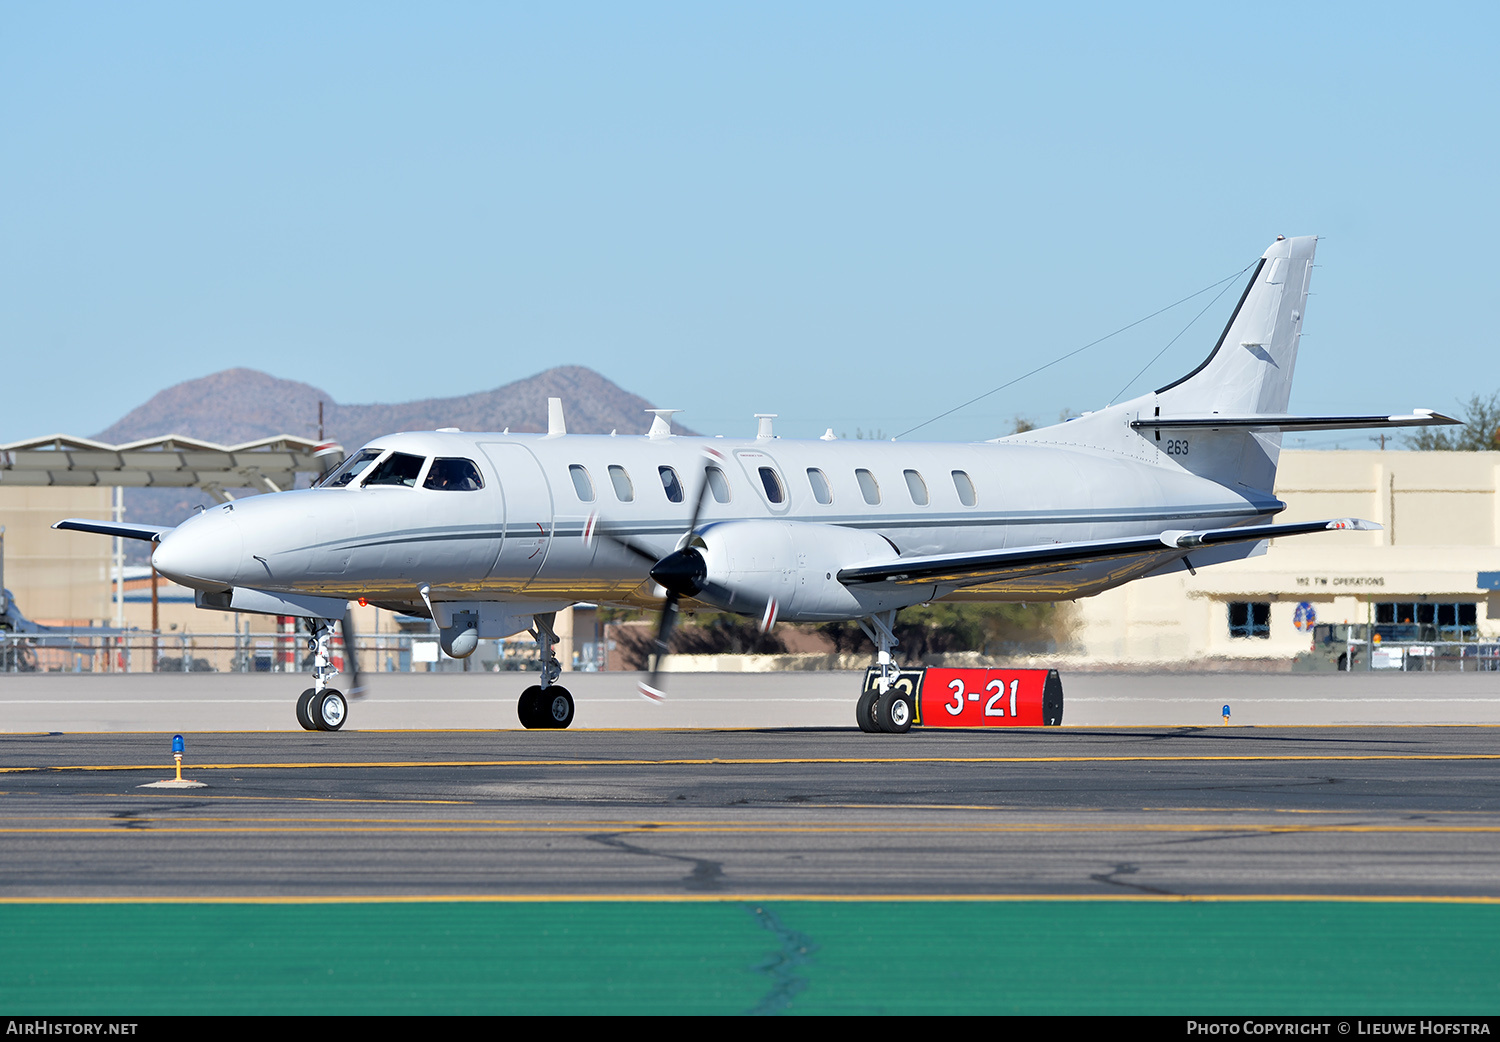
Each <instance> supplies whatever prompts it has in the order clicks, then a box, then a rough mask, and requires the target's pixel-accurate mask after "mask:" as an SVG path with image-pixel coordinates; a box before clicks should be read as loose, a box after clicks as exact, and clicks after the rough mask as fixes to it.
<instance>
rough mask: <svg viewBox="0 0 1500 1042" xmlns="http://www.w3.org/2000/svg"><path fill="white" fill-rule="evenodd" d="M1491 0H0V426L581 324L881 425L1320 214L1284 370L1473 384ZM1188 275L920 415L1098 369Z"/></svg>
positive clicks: (489, 368)
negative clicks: (1297, 331) (1477, 0)
mask: <svg viewBox="0 0 1500 1042" xmlns="http://www.w3.org/2000/svg"><path fill="white" fill-rule="evenodd" d="M1496 10H1497V9H1496V8H1495V7H1494V6H1493V5H1478V4H1475V5H1425V6H1422V7H1420V8H1419V7H1417V6H1415V5H1401V6H1383V5H1371V4H1360V5H1353V4H1350V5H1321V6H1318V5H1302V4H1297V5H1290V4H1289V5H1276V4H1262V5H1256V6H1254V7H1253V8H1246V7H1245V6H1244V5H1204V4H1195V5H1180V6H1163V5H1157V6H1150V7H1146V8H1144V9H1143V8H1139V7H1137V6H1133V5H1132V6H1129V7H1127V6H1124V5H1119V6H1092V5H1071V6H1062V5H1056V6H1053V5H1049V6H1046V7H1045V8H1041V7H1037V8H1031V7H1028V8H1025V9H1019V8H1010V7H1005V6H1002V5H998V4H983V5H965V4H949V5H938V6H935V5H917V4H910V5H893V4H876V3H861V4H806V3H802V4H789V5H776V4H770V3H760V4H754V5H743V6H730V5H713V4H682V5H660V4H649V3H636V4H629V5H625V4H599V5H592V4H549V5H524V6H522V5H516V6H507V5H502V4H472V5H471V4H438V5H414V4H387V5H381V4H375V3H360V4H331V3H325V4H313V5H308V4H294V5H279V4H275V3H267V2H257V3H255V4H244V5H235V4H229V3H224V4H182V5H173V4H154V3H132V4H105V3H98V4H69V3H48V4H10V5H6V6H5V7H4V8H3V9H0V128H3V131H0V171H3V185H4V190H3V192H0V229H3V232H0V337H3V341H0V358H3V359H4V370H3V373H4V375H3V377H0V379H3V381H4V387H5V390H6V394H5V399H4V407H3V410H0V440H12V439H17V438H22V437H27V436H31V435H36V434H43V433H51V432H53V431H58V430H61V431H67V432H70V433H80V434H83V433H90V432H93V431H96V430H99V429H102V428H103V427H105V426H107V425H108V424H109V423H111V422H113V421H114V420H115V419H116V418H118V417H119V416H120V415H121V414H123V413H124V412H125V411H126V410H128V409H129V408H132V407H134V406H135V405H137V404H139V403H140V402H141V401H143V400H145V399H146V398H147V397H149V396H150V395H151V394H153V393H155V392H156V391H158V390H160V389H161V388H163V387H166V386H168V385H170V384H172V383H175V382H178V381H180V380H184V379H188V378H191V377H195V376H201V375H204V374H206V373H210V372H214V371H216V370H219V369H224V368H228V367H231V366H251V367H255V368H259V369H263V370H265V371H267V372H271V373H274V374H276V375H278V376H283V377H288V378H293V379H300V380H304V381H306V382H308V383H312V384H315V385H317V386H320V387H322V388H324V389H325V390H326V391H328V393H329V394H330V395H332V396H333V397H334V398H335V399H336V400H338V401H340V402H345V403H358V402H373V401H402V400H406V399H410V398H416V397H431V396H446V395H454V394H462V393H465V392H466V391H470V390H479V389H487V388H491V387H495V386H498V385H500V384H503V383H506V382H509V381H511V380H514V379H518V378H520V377H524V376H527V375H530V374H532V373H535V372H538V371H540V370H542V369H545V368H548V367H549V366H552V365H557V364H564V363H572V364H580V365H586V366H589V367H592V368H594V369H596V370H598V371H599V372H601V373H603V374H604V375H605V376H607V377H609V378H610V379H612V380H614V381H616V382H617V383H619V384H621V385H622V386H624V387H626V388H628V389H629V390H632V391H635V392H637V393H639V394H642V395H644V396H646V397H647V398H649V399H652V400H653V401H655V402H656V403H657V404H659V405H661V406H665V407H679V408H683V409H685V410H686V412H685V413H684V414H683V416H682V419H683V421H684V422H686V423H687V424H689V425H690V426H692V427H694V428H696V429H698V430H702V431H705V432H709V433H725V434H730V435H734V434H746V435H748V434H750V433H752V432H753V429H754V421H753V420H752V419H751V414H752V413H755V412H776V413H779V414H780V415H781V420H780V421H779V424H778V431H779V432H780V433H783V434H786V435H793V436H815V435H817V434H820V433H822V431H823V430H824V429H825V428H826V427H832V428H834V430H835V431H843V432H847V433H848V434H849V435H851V436H852V435H853V434H854V432H855V430H856V429H861V430H864V431H871V430H881V431H884V432H885V433H886V434H888V435H889V434H894V433H896V432H898V431H901V430H905V429H906V428H908V427H911V426H914V425H915V424H917V423H920V422H921V421H923V420H925V419H927V418H929V417H931V416H933V415H935V414H938V413H941V412H942V411H944V410H945V409H947V408H949V407H951V406H952V405H954V404H956V403H957V402H959V401H962V400H964V399H967V398H969V397H972V396H973V395H975V394H977V393H979V392H981V391H984V390H987V389H989V388H991V387H994V386H997V385H999V384H1001V383H1004V382H1005V381H1007V380H1009V379H1010V378H1011V377H1013V376H1014V375H1016V374H1017V373H1019V372H1024V371H1025V370H1027V369H1030V368H1033V367H1034V366H1035V365H1037V364H1039V363H1040V362H1043V361H1046V360H1048V359H1051V358H1053V357H1056V356H1058V355H1061V354H1064V353H1066V352H1068V351H1071V350H1073V349H1075V348H1077V347H1079V346H1081V345H1082V344H1085V343H1087V342H1089V341H1091V340H1094V339H1096V338H1098V337H1100V336H1102V335H1103V334H1105V333H1108V332H1110V331H1111V330H1113V329H1116V328H1118V327H1120V326H1123V325H1125V324H1126V323H1129V322H1132V321H1134V320H1136V319H1138V318H1140V317H1142V316H1143V315H1146V314H1148V313H1150V312H1152V311H1155V310H1157V309H1158V308H1160V307H1162V306H1163V305H1166V304H1169V303H1171V302H1172V301H1174V300H1177V299H1178V298H1180V297H1182V296H1185V295H1186V294H1188V293H1191V292H1193V291H1195V290H1198V289H1200V288H1202V287H1204V286H1206V285H1208V284H1210V283H1213V282H1215V281H1217V280H1219V279H1222V278H1223V277H1225V276H1227V275H1229V274H1231V273H1233V272H1235V271H1238V270H1239V269H1240V268H1242V267H1244V266H1245V265H1246V264H1248V263H1250V262H1251V261H1252V260H1253V259H1254V258H1255V257H1257V256H1258V255H1259V254H1260V253H1261V252H1262V251H1263V250H1264V249H1265V248H1266V246H1267V245H1268V244H1269V243H1270V242H1271V240H1272V239H1273V238H1274V237H1275V236H1276V235H1277V234H1278V233H1281V234H1287V235H1299V234H1319V235H1322V236H1325V237H1326V238H1325V240H1324V241H1323V242H1322V243H1321V244H1320V246H1319V251H1318V261H1319V264H1320V267H1319V268H1318V269H1317V270H1316V271H1315V273H1314V277H1313V287H1312V288H1313V290H1314V292H1315V294H1316V296H1314V298H1313V299H1312V300H1311V301H1310V303H1309V306H1308V312H1307V320H1306V323H1305V329H1306V336H1305V339H1304V343H1303V351H1302V357H1301V359H1300V363H1299V367H1298V379H1297V383H1296V386H1295V389H1294V391H1293V399H1292V405H1293V408H1295V409H1303V410H1351V411H1361V412H1363V411H1369V410H1377V411H1378V410H1385V409H1406V408H1409V407H1412V406H1429V407H1434V408H1439V409H1443V408H1454V407H1456V400H1459V399H1467V398H1468V396H1469V395H1470V394H1472V393H1475V392H1484V393H1488V392H1490V391H1493V390H1496V389H1497V388H1500V361H1497V357H1500V351H1497V345H1496V344H1495V337H1494V335H1493V333H1492V331H1491V324H1492V319H1491V316H1492V315H1493V313H1494V311H1495V303H1496V299H1495V298H1496V289H1495V287H1496V284H1497V274H1500V271H1497V269H1500V260H1497V250H1496V242H1497V231H1500V228H1497V207H1496V189H1495V183H1496V176H1495V175H1496V169H1497V164H1496V158H1497V156H1496V151H1497V140H1500V134H1497V123H1500V121H1497V118H1496V102H1497V97H1500V93H1497V89H1496V88H1497V82H1496V81H1497V76H1500V73H1497V69H1500V61H1497V57H1500V55H1497V45H1496V42H1495V41H1496V39H1497V38H1500V34H1497V28H1500V26H1497V21H1500V18H1497V15H1496ZM1237 290H1238V287H1237V286H1236V287H1235V288H1234V289H1232V290H1231V291H1230V292H1229V293H1227V294H1225V295H1224V296H1223V297H1221V298H1220V299H1219V301H1218V303H1217V304H1216V305H1215V307H1213V308H1211V309H1210V310H1209V311H1208V313H1207V314H1205V315H1204V316H1203V318H1202V319H1200V320H1199V321H1198V322H1197V324H1195V325H1194V326H1193V327H1192V328H1191V329H1189V330H1188V332H1187V333H1186V334H1185V335H1184V336H1182V338H1181V339H1179V340H1178V341H1177V342H1176V344H1175V345H1174V346H1173V347H1172V348H1171V349H1170V350H1168V351H1167V352H1166V353H1165V354H1164V355H1163V357H1162V358H1161V360H1160V361H1158V362H1157V363H1156V364H1155V365H1154V366H1153V367H1152V368H1151V369H1150V370H1149V371H1148V373H1147V374H1146V375H1145V376H1143V377H1142V378H1141V379H1140V380H1139V381H1137V382H1136V383H1135V384H1133V385H1132V386H1131V387H1130V388H1129V390H1130V393H1139V392H1141V391H1144V390H1148V389H1150V387H1152V386H1158V385H1159V384H1160V383H1163V382H1166V381H1167V380H1168V379H1170V378H1172V377H1174V376H1176V375H1179V374H1180V373H1182V372H1185V371H1186V370H1187V369H1189V368H1191V367H1192V366H1193V365H1195V364H1196V363H1197V361H1198V360H1199V359H1200V358H1201V357H1202V356H1203V355H1205V354H1206V353H1207V351H1208V350H1209V348H1210V347H1211V346H1212V343H1213V340H1214V339H1215V337H1216V336H1217V334H1218V330H1219V328H1220V327H1221V326H1222V324H1223V322H1224V319H1225V317H1226V316H1227V313H1228V311H1229V309H1230V307H1232V304H1233V300H1234V298H1235V297H1236V296H1237ZM1211 297H1212V294H1209V295H1208V296H1205V297H1200V298H1197V302H1196V303H1195V304H1190V305H1185V306H1183V307H1180V308H1177V309H1175V310H1173V311H1171V312H1169V313H1167V314H1166V315H1164V316H1162V317H1160V318H1158V319H1155V320H1152V321H1151V322H1147V323H1144V324H1142V325H1140V326H1138V327H1136V328H1135V329H1133V330H1131V331H1130V332H1129V333H1127V334H1124V335H1121V336H1119V337H1115V338H1114V339H1111V340H1109V341H1107V342H1106V343H1104V344H1101V345H1099V346H1098V347H1095V348H1092V349H1090V350H1089V351H1088V352H1085V353H1084V354H1082V355H1080V356H1078V357H1077V358H1075V359H1073V360H1071V361H1069V362H1065V363H1063V364H1062V365H1059V366H1056V367H1054V368H1053V369H1050V370H1048V371H1047V372H1045V373H1043V374H1041V375H1039V376H1036V377H1033V378H1031V379H1029V380H1027V381H1024V382H1023V383H1020V384H1018V385H1017V386H1015V387H1013V388H1010V389H1007V390H1005V391H1002V392H1001V393H999V394H996V395H993V396H991V397H990V398H988V399H986V400H985V401H984V402H982V403H980V404H979V405H976V406H974V407H972V408H970V409H967V410H964V411H962V412H960V413H957V414H955V415H954V416H951V417H948V418H946V419H944V420H943V421H941V422H939V423H936V424H933V425H931V426H929V427H926V428H924V429H923V431H922V432H921V436H923V437H932V438H938V439H969V438H983V437H991V436H994V435H996V434H1000V433H1004V432H1006V431H1008V430H1009V429H1010V427H1011V423H1012V418H1013V417H1014V416H1015V415H1017V414H1020V415H1025V416H1028V417H1030V418H1031V419H1033V420H1037V421H1043V422H1047V421H1051V420H1053V419H1055V418H1056V417H1057V415H1058V414H1059V412H1060V411H1062V410H1064V409H1072V410H1083V409H1091V408H1097V407H1099V406H1101V405H1103V404H1105V403H1106V402H1108V401H1109V400H1110V399H1111V398H1112V397H1114V396H1115V395H1116V394H1117V393H1118V392H1120V391H1121V390H1122V385H1125V384H1126V383H1127V382H1128V381H1129V380H1130V378H1131V377H1132V376H1133V375H1134V374H1135V373H1136V371H1137V370H1139V369H1140V367H1141V366H1142V365H1144V364H1145V363H1146V361H1147V360H1149V359H1150V358H1151V357H1152V356H1153V355H1155V354H1156V353H1157V352H1158V351H1160V350H1161V349H1162V347H1163V346H1164V345H1165V344H1166V343H1167V342H1168V341H1169V340H1171V339H1172V337H1173V336H1175V335H1177V334H1178V333H1179V332H1180V331H1181V330H1182V328H1183V326H1184V325H1186V324H1187V322H1188V321H1189V319H1191V318H1192V317H1193V315H1194V314H1196V313H1197V311H1198V310H1199V308H1200V307H1201V306H1202V304H1203V303H1206V302H1207V301H1208V300H1209V299H1211ZM644 428H645V421H644V419H643V423H642V429H643V430H644ZM1335 439H1342V443H1344V444H1346V445H1358V444H1362V439H1363V435H1355V436H1350V435H1347V434H1345V435H1338V436H1330V437H1328V438H1326V439H1324V440H1327V441H1328V442H1329V444H1332V443H1333V441H1334V440H1335ZM1313 440H1314V439H1312V438H1309V443H1311V442H1312V441H1313ZM1319 443H1321V442H1319Z"/></svg>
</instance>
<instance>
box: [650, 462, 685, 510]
mask: <svg viewBox="0 0 1500 1042" xmlns="http://www.w3.org/2000/svg"><path fill="white" fill-rule="evenodd" d="M656 472H657V473H658V474H660V475H661V487H662V490H663V491H664V492H666V494H667V499H668V500H669V501H670V502H673V503H681V502H682V498H683V497H682V482H681V481H679V480H678V479H677V471H675V470H673V469H672V468H671V467H657V468H656Z"/></svg>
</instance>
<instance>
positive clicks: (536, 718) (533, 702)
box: [516, 684, 545, 730]
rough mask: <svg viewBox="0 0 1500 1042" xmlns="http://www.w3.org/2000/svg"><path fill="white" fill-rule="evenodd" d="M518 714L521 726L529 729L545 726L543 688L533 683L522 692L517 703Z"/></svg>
mask: <svg viewBox="0 0 1500 1042" xmlns="http://www.w3.org/2000/svg"><path fill="white" fill-rule="evenodd" d="M516 716H517V717H519V718H520V720H521V726H522V727H524V728H526V729H528V730H530V729H532V728H537V727H543V726H545V725H544V724H543V723H542V689H541V688H539V687H537V686H536V685H535V684H533V685H532V686H531V687H528V688H527V689H526V690H525V691H522V692H521V698H520V701H518V702H517V703H516Z"/></svg>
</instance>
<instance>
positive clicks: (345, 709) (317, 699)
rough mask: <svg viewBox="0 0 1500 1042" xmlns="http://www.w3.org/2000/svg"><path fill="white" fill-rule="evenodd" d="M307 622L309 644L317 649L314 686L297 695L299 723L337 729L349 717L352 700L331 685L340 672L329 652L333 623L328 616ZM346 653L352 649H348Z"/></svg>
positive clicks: (308, 728)
mask: <svg viewBox="0 0 1500 1042" xmlns="http://www.w3.org/2000/svg"><path fill="white" fill-rule="evenodd" d="M307 626H308V631H309V634H310V635H309V636H308V638H307V647H308V650H309V651H312V652H313V686H312V687H310V688H308V689H307V690H306V691H304V692H302V694H301V696H300V697H299V698H298V699H297V723H299V724H301V725H302V728H303V730H306V731H337V730H338V729H339V728H341V727H343V726H344V721H345V720H347V719H348V718H349V700H348V699H347V698H345V697H344V695H343V692H341V691H335V690H334V689H333V688H331V687H329V686H328V682H329V681H330V680H332V679H333V678H334V677H336V676H338V675H339V671H338V670H337V669H335V668H334V665H333V656H332V655H330V654H329V653H328V652H329V646H330V645H331V644H332V642H333V626H332V625H331V624H330V623H329V621H328V620H327V619H314V620H309V621H308V624H307ZM345 654H352V652H351V651H347V650H346V651H345Z"/></svg>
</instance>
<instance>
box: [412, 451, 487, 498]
mask: <svg viewBox="0 0 1500 1042" xmlns="http://www.w3.org/2000/svg"><path fill="white" fill-rule="evenodd" d="M422 487H423V488H432V489H437V490H438V491H440V492H474V491H477V490H479V489H481V488H484V479H483V478H482V477H480V476H479V468H478V467H476V466H474V461H473V460H467V459H448V458H445V457H443V456H439V457H438V458H437V459H435V460H433V461H432V469H431V470H429V471H428V472H427V480H426V481H424V482H422Z"/></svg>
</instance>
